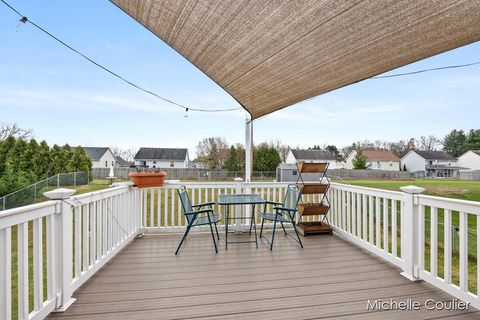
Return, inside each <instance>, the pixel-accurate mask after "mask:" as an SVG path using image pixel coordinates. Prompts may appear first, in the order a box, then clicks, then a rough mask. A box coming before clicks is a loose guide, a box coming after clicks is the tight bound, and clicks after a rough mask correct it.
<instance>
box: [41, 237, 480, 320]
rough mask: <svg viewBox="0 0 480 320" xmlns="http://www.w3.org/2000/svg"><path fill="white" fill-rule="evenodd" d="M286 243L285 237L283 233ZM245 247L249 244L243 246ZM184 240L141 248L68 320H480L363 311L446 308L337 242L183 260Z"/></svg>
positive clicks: (92, 289)
mask: <svg viewBox="0 0 480 320" xmlns="http://www.w3.org/2000/svg"><path fill="white" fill-rule="evenodd" d="M279 235H280V233H279ZM240 237H242V236H240ZM179 239H180V235H178V234H168V235H159V236H145V237H143V238H141V239H135V240H134V241H133V242H132V243H131V244H130V245H129V246H128V247H126V248H125V249H124V250H123V251H121V252H120V253H119V254H118V255H117V256H116V257H114V258H113V259H112V260H111V261H110V262H109V263H108V264H106V265H105V266H104V267H103V268H102V269H101V270H100V271H99V272H97V273H96V274H95V275H94V276H93V277H92V278H91V279H90V280H89V281H88V282H87V283H85V284H84V285H83V286H82V287H80V288H79V290H77V292H75V294H74V297H75V298H76V299H77V301H76V302H75V303H74V304H73V305H72V306H71V307H70V308H69V309H68V310H67V311H66V312H64V313H56V314H52V315H51V316H50V317H49V318H50V319H56V318H63V319H73V320H75V319H78V320H87V319H102V320H106V319H119V320H121V319H129V320H130V319H195V318H199V319H201V318H203V319H327V318H335V319H380V318H385V317H388V318H389V319H400V318H403V319H434V318H451V319H480V316H479V314H478V312H477V310H475V309H473V308H471V309H470V310H469V311H468V312H465V311H446V310H443V311H428V310H425V309H421V310H419V311H393V310H392V311H382V312H372V311H367V310H366V304H367V299H376V298H381V299H390V298H392V299H394V300H398V301H403V300H406V299H408V298H412V299H413V300H415V301H424V300H426V299H435V300H437V301H446V300H449V299H451V297H450V296H448V295H447V294H445V293H443V292H441V291H440V290H438V289H436V288H434V287H432V286H430V285H428V284H426V283H423V282H411V281H409V280H407V279H406V278H404V277H402V276H401V275H400V274H399V273H400V271H399V270H398V269H397V268H395V267H394V266H392V265H390V264H388V263H386V262H384V261H383V260H380V259H378V258H376V257H374V256H372V255H370V254H368V253H366V252H365V251H363V250H361V249H359V248H357V247H355V246H353V245H352V244H350V243H348V242H346V241H344V240H343V239H341V238H339V237H337V236H328V235H323V236H316V237H306V238H304V239H303V240H304V242H305V248H304V249H301V248H300V247H299V246H298V245H296V243H295V242H294V241H293V240H292V239H290V238H284V237H282V236H278V237H277V239H276V243H275V248H274V250H273V251H272V252H270V250H268V248H267V246H266V243H264V242H262V243H260V246H259V248H258V249H255V245H251V244H236V245H231V246H229V249H228V251H225V249H224V247H223V246H222V245H220V252H219V253H218V254H215V253H214V251H213V246H212V243H211V237H210V236H209V235H208V234H194V235H192V236H190V237H189V240H188V241H187V244H186V246H185V247H184V248H183V250H182V251H181V252H180V254H179V255H178V256H175V255H174V254H173V252H174V251H175V248H176V246H177V245H178V241H179Z"/></svg>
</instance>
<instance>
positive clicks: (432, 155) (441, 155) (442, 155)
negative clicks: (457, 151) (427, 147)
mask: <svg viewBox="0 0 480 320" xmlns="http://www.w3.org/2000/svg"><path fill="white" fill-rule="evenodd" d="M413 152H415V153H416V154H418V155H419V156H420V157H422V158H423V159H425V160H454V161H455V160H457V158H455V157H454V156H452V155H450V154H448V153H446V152H444V151H421V150H413Z"/></svg>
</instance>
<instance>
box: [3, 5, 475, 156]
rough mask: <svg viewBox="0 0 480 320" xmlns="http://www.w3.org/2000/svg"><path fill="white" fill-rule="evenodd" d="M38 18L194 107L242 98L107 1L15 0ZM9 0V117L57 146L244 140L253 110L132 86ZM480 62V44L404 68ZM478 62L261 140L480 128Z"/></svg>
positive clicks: (376, 89) (279, 126)
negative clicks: (29, 21)
mask: <svg viewBox="0 0 480 320" xmlns="http://www.w3.org/2000/svg"><path fill="white" fill-rule="evenodd" d="M10 3H11V4H12V5H13V6H15V7H16V8H17V9H19V10H20V11H21V12H22V13H23V14H25V15H26V16H27V17H29V18H30V19H32V20H34V21H35V22H36V23H38V24H39V25H41V26H43V27H44V28H45V29H47V30H49V31H50V32H52V33H54V34H55V35H57V36H59V37H60V38H62V39H63V40H65V41H66V42H67V43H69V44H71V45H72V46H73V47H75V48H77V49H78V50H80V51H82V52H84V53H85V54H87V55H88V56H90V57H92V58H94V59H95V60H97V61H99V62H100V63H102V64H103V65H105V66H107V67H108V68H110V69H112V70H113V71H115V72H117V73H119V74H121V75H123V76H124V77H126V78H128V79H130V80H132V81H134V82H136V83H138V84H140V85H142V86H144V87H145V88H147V89H150V90H153V91H155V92H157V93H158V94H160V95H162V96H165V97H167V98H169V99H172V100H175V101H178V102H179V103H181V104H185V105H189V106H192V107H204V108H229V107H236V106H238V105H237V104H236V102H235V101H234V99H232V98H231V97H230V96H229V95H228V94H227V93H226V92H224V91H223V90H222V89H221V88H219V87H218V86H217V85H216V84H215V83H213V82H212V81H211V80H209V79H208V77H206V76H205V75H203V74H202V73H201V72H200V71H198V70H197V69H196V68H195V67H193V66H192V65H191V64H190V63H189V62H188V61H186V60H185V59H183V58H182V57H181V56H179V55H178V54H177V53H175V52H174V51H173V50H172V49H170V48H169V47H168V46H167V45H165V44H164V43H163V42H162V41H161V40H159V39H158V38H156V37H155V36H154V35H152V34H151V33H149V32H148V31H147V30H145V29H144V28H143V27H142V26H141V25H139V24H138V23H137V22H135V21H134V20H132V19H131V18H130V17H129V16H127V15H126V14H124V13H123V12H122V11H121V10H119V9H118V8H117V7H115V6H114V5H113V4H111V3H110V2H109V1H106V0H101V1H99V0H95V1H94V0H84V1H59V0H55V1H54V0H48V1H47V0H36V1H27V0H10ZM17 24H18V16H16V15H14V14H12V12H11V11H10V10H9V9H7V8H6V7H5V6H3V5H2V4H0V122H7V123H8V122H16V123H18V124H19V126H21V127H23V128H31V129H33V130H34V135H35V138H36V139H39V140H42V139H45V140H47V142H48V143H49V144H53V143H57V144H64V143H69V144H71V145H87V146H114V145H116V146H120V147H123V148H127V147H130V146H137V147H140V146H148V147H188V148H189V149H190V151H191V152H194V150H195V146H196V144H197V143H198V141H199V140H200V139H202V138H204V137H210V136H222V137H225V138H226V140H227V141H228V142H229V143H236V142H241V143H243V142H244V132H245V131H244V121H245V120H244V119H245V116H246V113H245V112H244V111H235V112H230V113H222V114H204V113H193V112H190V113H189V117H188V118H185V117H184V112H183V111H182V110H180V109H177V108H175V107H172V106H170V105H168V104H166V103H164V102H161V101H159V100H157V99H155V98H153V97H150V96H148V95H146V94H145V93H142V92H140V91H138V90H136V89H134V88H131V87H129V86H128V85H126V84H125V83H123V82H121V81H120V80H118V79H116V78H114V77H112V76H111V75H109V74H107V73H106V72H104V71H103V70H100V69H99V68H97V67H95V66H93V65H92V64H90V63H88V62H86V61H85V60H83V59H82V58H80V57H79V56H77V55H75V54H73V53H72V52H70V51H69V50H67V49H66V48H64V47H63V46H60V45H59V44H58V43H57V42H55V41H53V40H52V39H50V38H48V37H47V36H45V35H44V34H42V33H40V32H39V31H38V30H36V29H35V28H34V27H33V26H31V25H28V24H27V25H22V26H20V27H19V29H18V32H17V30H16V29H17ZM479 60H480V43H474V44H471V45H469V46H465V47H462V48H458V49H456V50H453V51H450V52H446V53H443V54H441V55H437V56H435V57H432V58H429V59H426V60H423V61H420V62H417V63H414V64H412V65H409V66H406V67H403V68H400V69H397V70H394V71H393V73H396V72H406V71H411V70H417V69H424V68H430V67H438V66H444V65H450V64H462V63H469V62H474V61H479ZM479 88H480V65H477V66H475V67H470V68H463V69H453V70H445V71H438V72H430V73H424V74H420V75H414V76H408V77H399V78H392V79H381V80H380V79H379V80H366V81H363V82H361V83H357V84H354V85H351V86H348V87H346V88H342V89H339V90H336V91H334V92H330V93H328V94H325V95H322V96H319V97H316V98H314V99H311V100H308V101H306V102H303V103H299V104H297V105H294V106H291V107H289V108H287V109H284V110H281V111H278V112H276V113H273V114H271V115H269V116H266V117H264V118H262V119H259V120H257V121H255V123H254V140H255V142H256V143H258V142H262V141H270V140H281V141H282V142H284V143H286V144H289V145H291V146H293V147H297V146H298V147H308V146H312V145H314V144H319V145H323V144H336V145H337V146H339V147H341V146H345V145H348V144H350V143H352V142H353V141H357V140H361V139H370V140H392V141H394V140H399V139H407V138H410V137H419V136H421V135H428V134H434V135H436V136H439V137H443V136H444V135H445V134H446V133H448V132H449V131H450V130H452V129H454V128H458V129H470V128H479V127H480V126H479V123H480V122H479V119H480V103H479V101H480V90H479Z"/></svg>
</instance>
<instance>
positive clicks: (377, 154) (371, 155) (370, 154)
mask: <svg viewBox="0 0 480 320" xmlns="http://www.w3.org/2000/svg"><path fill="white" fill-rule="evenodd" d="M362 154H363V155H364V156H365V158H367V160H370V161H400V158H399V157H397V156H396V155H395V154H394V153H393V152H392V151H390V150H369V149H365V150H362Z"/></svg>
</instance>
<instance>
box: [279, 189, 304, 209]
mask: <svg viewBox="0 0 480 320" xmlns="http://www.w3.org/2000/svg"><path fill="white" fill-rule="evenodd" d="M301 196H302V191H301V190H300V189H299V188H298V187H297V186H296V185H294V184H289V185H288V187H287V190H286V192H285V198H284V199H283V207H284V208H287V209H295V210H297V205H298V202H299V201H300V197H301Z"/></svg>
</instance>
